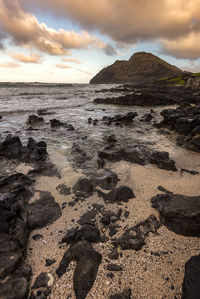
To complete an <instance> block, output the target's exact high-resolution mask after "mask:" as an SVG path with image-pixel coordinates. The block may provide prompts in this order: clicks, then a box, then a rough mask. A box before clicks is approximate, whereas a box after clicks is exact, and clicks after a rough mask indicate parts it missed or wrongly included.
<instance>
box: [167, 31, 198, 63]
mask: <svg viewBox="0 0 200 299" xmlns="http://www.w3.org/2000/svg"><path fill="white" fill-rule="evenodd" d="M162 45H163V46H162V53H167V54H170V55H172V56H174V57H177V58H189V59H197V58H200V32H199V33H194V32H192V33H190V34H188V35H186V36H184V37H182V38H179V39H177V40H162Z"/></svg>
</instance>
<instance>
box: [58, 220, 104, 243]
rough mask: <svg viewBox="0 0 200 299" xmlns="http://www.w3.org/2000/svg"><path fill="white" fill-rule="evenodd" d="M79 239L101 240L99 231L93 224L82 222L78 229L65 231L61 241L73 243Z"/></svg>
mask: <svg viewBox="0 0 200 299" xmlns="http://www.w3.org/2000/svg"><path fill="white" fill-rule="evenodd" d="M81 240H86V241H88V242H91V243H98V242H100V241H101V237H100V231H99V229H98V228H97V227H96V226H95V225H91V224H83V225H82V226H81V228H80V229H78V228H76V229H70V230H68V231H67V233H66V235H65V237H64V238H63V239H62V243H67V244H71V243H75V242H78V241H81Z"/></svg>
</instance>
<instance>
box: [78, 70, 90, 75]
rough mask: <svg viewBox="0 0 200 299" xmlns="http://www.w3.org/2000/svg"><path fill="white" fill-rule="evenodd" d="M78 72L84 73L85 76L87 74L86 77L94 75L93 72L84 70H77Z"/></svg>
mask: <svg viewBox="0 0 200 299" xmlns="http://www.w3.org/2000/svg"><path fill="white" fill-rule="evenodd" d="M77 71H79V72H81V73H83V74H85V75H90V76H91V75H92V73H91V72H89V71H86V70H82V69H77Z"/></svg>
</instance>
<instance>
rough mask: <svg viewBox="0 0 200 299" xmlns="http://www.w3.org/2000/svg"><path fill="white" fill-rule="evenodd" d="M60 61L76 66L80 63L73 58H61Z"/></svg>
mask: <svg viewBox="0 0 200 299" xmlns="http://www.w3.org/2000/svg"><path fill="white" fill-rule="evenodd" d="M62 61H65V62H71V63H76V64H81V62H80V61H79V60H78V59H75V58H66V57H63V58H62Z"/></svg>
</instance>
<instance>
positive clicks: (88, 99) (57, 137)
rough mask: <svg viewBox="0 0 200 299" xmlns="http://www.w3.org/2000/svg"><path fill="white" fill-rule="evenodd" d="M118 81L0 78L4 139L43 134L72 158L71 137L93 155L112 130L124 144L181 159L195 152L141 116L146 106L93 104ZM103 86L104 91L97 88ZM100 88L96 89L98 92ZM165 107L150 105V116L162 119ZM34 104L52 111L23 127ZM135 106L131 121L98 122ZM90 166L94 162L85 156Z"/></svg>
mask: <svg viewBox="0 0 200 299" xmlns="http://www.w3.org/2000/svg"><path fill="white" fill-rule="evenodd" d="M114 86H116V85H89V84H42V83H0V114H1V115H2V116H3V119H2V120H0V134H1V135H0V138H1V140H3V139H4V138H5V136H6V135H7V134H9V133H12V134H17V135H19V136H20V138H21V140H22V142H23V143H24V144H25V143H26V142H27V139H28V137H30V136H32V137H33V138H35V139H37V140H44V141H45V142H46V143H47V145H48V152H49V153H50V155H56V156H57V157H58V156H59V155H61V156H62V158H63V157H64V160H63V159H62V161H65V160H66V161H67V162H68V163H71V161H72V157H71V148H72V145H73V143H74V142H75V143H77V144H79V145H80V146H81V147H83V149H84V150H85V151H86V153H87V154H88V156H90V157H91V161H92V160H93V158H94V157H95V156H96V155H97V152H98V150H100V149H102V148H103V147H105V142H104V141H103V137H104V136H105V135H111V134H115V135H116V138H117V140H118V142H119V143H121V144H123V146H126V145H127V146H128V145H131V144H136V145H137V144H143V145H146V146H148V147H151V148H154V149H157V150H166V151H168V152H169V153H170V154H171V155H172V156H177V158H178V159H180V158H181V157H182V156H183V157H184V156H185V155H187V156H188V155H189V156H191V159H193V157H194V156H195V154H194V153H191V152H188V151H186V150H184V149H181V148H178V147H177V146H176V144H175V142H174V140H172V139H171V138H168V137H167V136H165V135H162V134H160V133H159V132H158V130H157V129H155V128H154V127H153V126H152V124H149V123H144V122H141V121H140V119H141V117H142V116H143V115H144V113H148V112H150V108H151V107H135V106H131V107H130V106H115V105H105V104H94V103H93V100H94V99H95V98H97V97H98V98H99V97H101V98H105V97H115V96H119V95H120V93H112V92H105V91H103V89H111V88H112V87H114ZM101 90H102V92H101ZM99 91H100V92H99ZM164 108H166V106H165V107H153V109H154V110H155V113H154V121H158V120H160V119H161V116H160V112H161V111H162V110H163V109H164ZM38 109H47V111H48V112H50V113H52V114H50V115H45V116H44V119H45V122H44V124H41V125H40V126H37V127H34V129H35V130H31V131H30V130H27V129H28V127H30V125H27V123H26V120H27V118H28V116H29V115H30V114H33V113H37V110H38ZM130 111H136V112H137V113H138V117H136V118H135V119H134V121H133V123H132V124H131V125H129V126H123V127H122V128H121V127H116V126H115V125H114V124H112V125H110V126H108V125H105V124H103V122H101V119H102V118H103V116H114V115H116V114H126V113H128V112H130ZM89 117H91V118H92V119H98V120H99V122H98V124H97V125H96V126H93V125H92V124H88V118H89ZM53 118H56V119H58V120H60V121H62V122H66V123H69V124H72V125H73V126H74V128H75V131H67V130H66V128H58V129H51V127H50V119H53ZM88 167H93V166H92V163H90V162H88Z"/></svg>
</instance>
